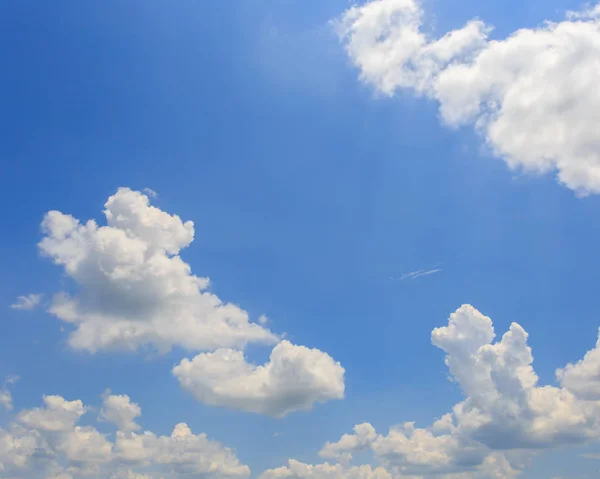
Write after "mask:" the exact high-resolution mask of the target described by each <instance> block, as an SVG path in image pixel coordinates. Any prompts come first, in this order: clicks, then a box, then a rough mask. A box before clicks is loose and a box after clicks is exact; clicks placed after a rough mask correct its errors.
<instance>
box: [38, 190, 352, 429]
mask: <svg viewBox="0 0 600 479" xmlns="http://www.w3.org/2000/svg"><path fill="white" fill-rule="evenodd" d="M104 215H105V217H106V222H107V225H106V226H98V224H96V222H95V221H93V220H90V221H87V222H86V223H83V224H82V223H80V222H79V221H78V220H77V219H75V218H73V217H72V216H70V215H66V214H63V213H60V212H58V211H50V212H48V213H47V214H46V216H45V218H44V221H43V223H42V229H43V232H44V238H43V239H42V241H41V242H40V243H39V248H40V250H41V251H42V252H43V253H44V254H45V255H47V256H48V257H50V258H52V260H53V261H54V262H55V263H56V264H57V265H60V266H62V267H63V268H64V270H65V272H66V273H67V275H68V276H69V277H71V278H72V279H73V280H74V281H75V283H76V284H77V286H78V287H79V291H78V293H77V295H76V296H74V297H70V296H69V295H67V294H66V293H60V294H58V295H56V296H55V297H54V299H53V301H52V305H51V307H50V309H49V311H50V313H51V314H53V315H55V316H56V317H57V318H59V319H60V320H62V321H64V322H66V323H69V324H70V325H72V327H73V331H72V332H71V334H70V337H69V344H70V345H71V346H72V347H73V348H75V349H82V350H86V351H90V352H96V351H99V350H110V349H115V348H120V349H130V350H136V349H138V348H141V347H144V346H152V347H155V348H157V349H158V350H159V351H167V350H169V349H170V348H171V347H173V346H179V347H181V348H184V349H187V350H190V351H213V352H210V353H208V352H206V353H202V354H199V355H198V356H196V357H195V358H193V359H191V360H190V359H184V360H183V361H182V362H181V364H179V365H178V366H177V367H175V369H174V370H173V372H174V374H175V375H176V376H177V378H178V379H179V382H180V383H181V385H182V386H183V387H184V388H186V389H187V390H189V391H190V392H191V393H192V394H193V395H194V397H196V398H197V399H198V400H200V401H203V402H205V403H207V404H211V405H217V406H225V407H231V408H238V409H242V410H245V411H252V412H257V413H262V414H268V415H272V416H284V415H285V414H287V413H289V412H291V411H294V410H299V409H310V408H311V407H312V406H313V404H314V403H316V402H325V401H328V400H330V399H341V398H343V396H344V369H343V368H342V367H341V366H340V365H339V363H337V362H335V361H334V360H333V359H332V358H331V357H330V356H328V355H327V354H326V353H323V352H321V351H318V350H316V349H308V348H305V347H302V346H295V345H293V344H291V343H289V342H288V341H280V338H279V337H278V336H277V335H275V334H274V333H272V332H271V331H270V330H269V329H267V324H268V322H269V321H268V319H267V317H266V316H264V315H262V316H259V318H258V320H257V322H251V321H250V319H249V317H248V313H247V312H246V311H244V310H243V309H241V308H240V307H238V306H236V305H234V304H225V303H223V302H221V300H220V299H219V298H218V297H217V296H216V295H214V294H213V293H211V292H209V291H208V290H207V288H208V284H209V280H208V278H201V277H198V276H195V275H193V274H192V272H191V268H190V266H189V265H188V264H187V263H185V262H184V261H183V260H182V259H181V257H180V256H179V253H180V251H181V250H182V249H184V248H186V247H187V246H189V245H190V243H191V242H192V241H193V239H194V225H193V223H192V222H191V221H187V222H183V221H182V220H181V219H180V218H179V216H177V215H171V214H169V213H166V212H164V211H162V210H160V209H158V208H156V207H154V206H151V205H150V200H149V198H148V196H146V195H144V194H142V193H140V192H137V191H132V190H130V189H128V188H120V189H119V190H118V191H117V193H116V194H114V195H113V196H111V197H110V198H109V199H108V201H107V202H106V204H105V210H104ZM251 342H253V343H266V344H273V343H277V344H276V345H275V347H274V349H273V350H272V353H271V359H270V361H269V362H268V363H267V364H266V365H264V366H255V365H252V364H250V363H248V362H246V359H245V357H244V354H243V352H242V351H241V349H242V348H244V347H245V346H246V345H247V344H248V343H251ZM136 408H137V406H136V405H135V404H133V403H131V402H130V401H129V398H128V397H126V396H112V395H108V396H106V397H105V403H104V406H103V409H102V411H101V417H102V418H103V419H104V420H107V421H110V422H112V423H113V424H116V425H117V426H118V427H119V428H120V429H121V430H122V431H134V430H136V425H135V422H134V419H135V417H137V416H138V415H139V414H138V413H139V410H138V409H136Z"/></svg>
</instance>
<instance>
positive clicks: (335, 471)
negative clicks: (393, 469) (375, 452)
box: [260, 459, 392, 479]
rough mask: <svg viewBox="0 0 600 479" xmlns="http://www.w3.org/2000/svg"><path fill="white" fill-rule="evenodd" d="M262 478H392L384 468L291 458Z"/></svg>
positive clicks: (261, 478) (261, 476)
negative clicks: (305, 462) (305, 461)
mask: <svg viewBox="0 0 600 479" xmlns="http://www.w3.org/2000/svg"><path fill="white" fill-rule="evenodd" d="M260 479H392V476H391V474H390V473H389V472H387V471H386V470H385V469H384V468H382V467H378V468H375V469H373V468H372V467H371V466H353V467H348V466H343V465H341V464H329V463H324V464H317V465H311V464H304V463H302V462H299V461H295V460H294V459H291V460H290V461H289V463H288V465H287V466H284V467H279V468H277V469H269V470H268V471H265V472H263V473H262V474H261V475H260Z"/></svg>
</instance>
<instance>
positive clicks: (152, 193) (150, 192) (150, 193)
mask: <svg viewBox="0 0 600 479" xmlns="http://www.w3.org/2000/svg"><path fill="white" fill-rule="evenodd" d="M142 191H143V192H144V193H146V194H147V195H148V196H149V197H150V198H156V197H157V196H158V193H157V192H156V191H154V190H153V189H151V188H144V189H143V190H142Z"/></svg>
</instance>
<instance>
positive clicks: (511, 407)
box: [267, 305, 600, 479]
mask: <svg viewBox="0 0 600 479" xmlns="http://www.w3.org/2000/svg"><path fill="white" fill-rule="evenodd" d="M495 337H496V335H495V331H494V328H493V324H492V320H491V319H490V318H488V317H487V316H485V315H483V314H481V313H480V312H479V311H477V310H476V309H475V308H473V307H472V306H470V305H464V306H462V307H460V308H459V309H458V310H457V311H456V312H454V313H453V314H452V315H451V316H450V318H449V321H448V325H447V326H444V327H441V328H436V329H434V331H433V332H432V335H431V338H432V343H433V344H434V345H435V346H437V347H438V348H440V349H442V350H443V351H444V352H445V353H446V359H445V362H446V365H447V366H448V368H449V370H450V374H451V376H452V379H453V380H454V381H455V382H456V383H457V384H458V385H459V386H460V388H461V389H462V391H463V394H464V400H462V401H461V402H459V403H458V404H456V405H455V406H454V407H453V408H452V411H451V412H450V413H448V414H446V415H444V416H443V417H441V418H440V419H438V420H437V421H435V422H434V423H433V424H432V425H431V426H430V427H428V428H418V427H416V426H415V424H414V423H405V424H402V425H398V426H393V427H392V428H390V430H389V432H388V433H387V434H378V433H377V432H376V431H375V429H374V428H373V426H371V425H370V424H368V423H364V424H359V425H357V426H355V428H354V433H353V434H345V435H344V436H342V438H341V439H340V440H339V441H337V442H331V443H327V444H325V446H324V447H323V449H322V450H321V452H320V454H319V455H320V456H322V457H326V458H331V459H337V460H338V461H339V463H340V464H338V465H337V466H335V467H337V469H335V470H336V471H337V470H345V469H347V468H348V467H349V465H348V464H349V461H350V459H351V458H352V453H354V452H357V451H364V450H370V451H371V452H372V453H373V454H374V457H375V458H376V459H377V461H378V462H379V463H380V464H381V465H382V466H383V467H385V470H386V471H388V472H389V473H390V474H392V475H393V476H394V477H406V478H415V479H416V478H417V477H418V478H420V479H430V478H431V479H433V478H437V479H441V478H443V479H466V478H472V479H500V478H502V479H506V478H511V477H516V476H518V475H519V474H520V472H522V471H523V470H524V469H525V468H526V467H527V465H528V464H529V462H530V461H531V459H532V458H533V456H534V455H535V454H536V452H537V451H543V450H547V449H550V448H555V447H560V446H568V445H574V444H580V443H585V442H588V441H592V440H597V439H599V438H600V395H599V392H598V391H599V388H598V381H599V380H598V378H599V377H600V375H599V372H598V371H600V360H599V356H598V350H599V349H600V348H599V346H600V341H599V343H598V344H597V346H596V348H595V349H593V350H591V351H589V352H588V353H587V354H586V355H585V357H584V358H583V359H582V360H581V361H579V362H578V363H576V364H574V365H573V364H570V365H568V366H567V367H566V368H564V369H559V370H558V371H557V377H558V379H559V380H560V383H561V386H562V387H556V386H550V385H546V386H543V385H540V384H538V383H539V380H538V377H537V375H536V373H535V371H534V370H533V367H532V362H533V356H532V353H531V349H530V347H529V346H528V344H527V338H528V335H527V333H526V332H525V330H524V329H523V328H522V327H521V326H520V325H518V324H516V323H513V324H512V325H511V326H510V328H509V330H508V332H506V333H505V334H504V335H503V336H502V338H500V340H498V341H496V342H494V340H495ZM298 467H300V466H298ZM331 467H334V466H331V465H329V464H323V465H319V466H306V467H305V466H302V467H300V469H299V470H302V471H317V470H319V471H322V470H329V469H327V468H331ZM306 468H308V469H306ZM323 468H324V469H323ZM290 471H291V468H290V466H288V467H284V468H280V469H275V470H272V471H268V474H272V476H267V477H276V476H277V475H280V476H281V477H308V473H306V474H304V473H303V474H304V475H303V474H300V473H293V472H290ZM322 477H329V476H327V475H326V474H324V475H323V476H322ZM332 477H333V476H332Z"/></svg>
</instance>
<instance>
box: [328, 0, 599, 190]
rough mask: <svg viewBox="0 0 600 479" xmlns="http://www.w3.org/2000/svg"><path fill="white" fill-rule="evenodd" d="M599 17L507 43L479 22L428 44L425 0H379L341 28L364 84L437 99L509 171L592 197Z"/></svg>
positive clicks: (450, 120) (579, 16)
mask: <svg viewBox="0 0 600 479" xmlns="http://www.w3.org/2000/svg"><path fill="white" fill-rule="evenodd" d="M599 11H600V6H593V7H591V8H589V9H587V10H584V11H581V12H570V13H569V14H568V15H567V17H566V19H565V20H564V21H562V22H558V23H552V22H546V23H543V24H541V25H540V26H539V27H538V28H533V29H532V28H524V29H520V30H518V31H516V32H514V33H513V34H512V35H510V36H509V37H508V38H505V39H501V40H490V39H489V35H490V32H491V31H492V28H491V27H490V26H489V25H486V24H485V23H484V22H482V21H480V20H472V21H470V22H468V23H467V24H466V25H465V26H464V27H462V28H460V29H457V30H453V31H451V32H448V33H446V34H445V35H443V36H442V37H440V38H437V39H436V38H430V37H429V36H428V35H426V34H425V32H424V29H423V16H424V15H423V11H422V7H421V2H420V1H419V0H373V1H371V2H367V3H366V4H363V5H356V6H353V7H351V8H350V9H349V10H347V11H346V12H345V13H344V14H343V15H342V16H341V17H340V18H339V19H337V20H336V21H335V22H334V23H335V26H336V28H337V31H338V33H339V35H340V37H341V38H342V40H343V42H344V45H345V47H346V50H347V53H348V56H349V57H350V59H351V61H352V62H353V63H354V65H355V66H356V67H357V68H358V69H359V71H360V78H361V80H362V81H364V82H365V83H368V84H370V85H372V86H374V87H375V88H376V89H377V90H378V91H380V92H382V93H383V94H385V95H393V94H394V93H395V92H396V91H398V90H399V89H405V90H411V91H413V92H414V93H415V94H417V95H423V96H427V97H429V98H432V99H435V100H436V101H437V102H438V103H439V106H440V114H441V118H442V120H443V122H444V123H445V124H447V125H450V126H453V127H456V126H461V125H472V126H473V127H474V128H475V129H476V130H477V131H478V132H479V133H480V134H481V136H482V137H483V138H484V139H485V142H486V144H487V145H488V146H489V148H490V150H491V151H492V152H493V153H494V154H495V155H497V156H499V157H501V158H503V159H504V160H505V161H506V163H507V164H508V166H509V167H510V168H511V169H518V170H522V171H525V172H529V173H536V174H539V173H547V172H556V175H557V178H558V180H559V181H560V182H561V183H563V184H564V185H566V186H567V187H568V188H570V189H572V190H575V191H576V192H577V193H578V194H581V195H586V194H591V193H599V192H600V139H599V137H598V135H597V131H596V130H597V128H596V127H597V125H598V123H599V122H600V116H599V115H600V113H599V112H600V94H599V93H598V88H597V78H598V77H599V76H600V53H599V52H600V15H599V14H598V12H599Z"/></svg>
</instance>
